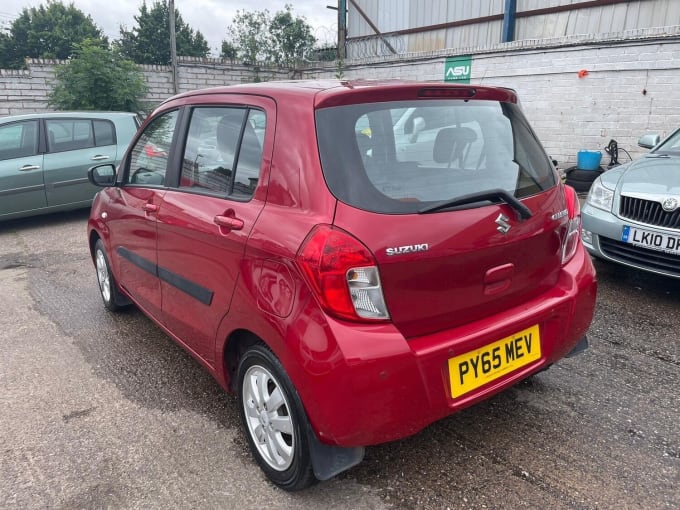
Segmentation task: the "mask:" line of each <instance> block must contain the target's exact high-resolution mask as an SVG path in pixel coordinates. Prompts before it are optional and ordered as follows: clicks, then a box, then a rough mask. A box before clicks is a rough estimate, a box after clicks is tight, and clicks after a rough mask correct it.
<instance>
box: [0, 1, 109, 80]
mask: <svg viewBox="0 0 680 510" xmlns="http://www.w3.org/2000/svg"><path fill="white" fill-rule="evenodd" d="M85 39H94V40H98V41H100V42H101V43H102V44H105V45H106V44H108V41H107V39H106V37H105V36H104V34H103V32H102V31H101V30H100V29H99V28H97V26H96V25H95V24H94V21H92V18H91V17H90V16H89V15H85V14H84V13H83V12H82V11H81V10H79V9H77V8H76V7H74V6H73V4H69V5H68V6H66V5H64V4H63V3H61V2H57V1H50V0H48V2H47V5H46V6H45V5H42V4H41V5H40V6H39V7H31V8H30V9H29V8H27V7H25V8H24V9H23V10H22V11H21V14H20V15H19V17H18V18H16V19H15V20H14V21H13V22H12V24H11V26H10V27H9V31H8V33H3V34H0V68H2V69H21V68H23V67H24V62H25V59H26V58H27V57H28V58H55V59H62V60H65V59H67V58H69V57H70V56H72V55H73V51H74V47H75V45H77V44H80V43H82V42H83V41H84V40H85Z"/></svg>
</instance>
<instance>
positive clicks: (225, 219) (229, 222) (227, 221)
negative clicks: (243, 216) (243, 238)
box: [213, 215, 243, 230]
mask: <svg viewBox="0 0 680 510" xmlns="http://www.w3.org/2000/svg"><path fill="white" fill-rule="evenodd" d="M213 221H214V222H215V224H216V225H218V226H220V227H225V228H228V229H230V230H241V229H242V228H243V220H240V219H238V218H234V217H232V216H221V215H217V216H215V218H214V219H213Z"/></svg>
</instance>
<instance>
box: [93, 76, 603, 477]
mask: <svg viewBox="0 0 680 510" xmlns="http://www.w3.org/2000/svg"><path fill="white" fill-rule="evenodd" d="M89 177H90V180H91V181H92V182H94V183H95V184H98V185H100V186H105V189H103V190H102V191H100V192H99V194H98V195H97V197H96V199H95V201H94V204H93V206H92V212H91V215H90V220H89V224H88V237H89V244H90V249H91V252H92V257H93V260H94V264H95V266H96V272H97V278H98V281H99V287H100V290H101V295H102V298H103V300H104V304H105V306H106V307H107V308H108V309H110V310H112V311H115V310H116V309H118V308H120V307H122V306H125V305H128V304H130V303H134V304H135V305H136V306H137V307H139V308H140V309H141V310H142V311H143V312H144V313H145V314H146V315H148V316H149V317H151V318H152V319H153V320H154V321H155V322H156V323H157V324H158V325H159V326H160V327H161V328H163V330H164V331H165V332H167V333H168V334H169V335H170V336H171V337H172V338H173V339H174V340H175V341H177V342H178V343H179V344H181V345H182V346H183V347H184V348H185V349H187V350H188V351H189V352H190V353H191V354H192V355H193V356H194V357H196V359H198V360H199V361H200V362H201V363H202V364H203V365H205V367H206V368H207V369H208V371H210V373H211V374H212V375H213V376H214V377H215V378H216V379H217V381H218V382H219V384H221V385H222V386H223V387H224V388H225V389H227V390H230V391H234V392H236V394H237V396H238V399H239V409H240V413H241V419H242V422H243V426H244V428H245V430H246V431H247V432H246V435H247V438H248V442H249V444H250V447H251V449H252V452H253V455H254V456H255V459H256V460H257V462H258V463H259V465H260V467H261V468H262V469H263V470H264V472H265V473H266V475H267V476H268V477H269V479H270V480H272V481H273V482H274V483H275V484H277V485H278V486H280V487H282V488H284V489H287V490H298V489H302V488H304V487H306V486H308V485H309V484H311V483H312V482H313V481H314V480H316V479H321V480H325V479H328V478H330V477H332V476H334V475H335V474H337V473H339V472H341V471H343V470H345V469H348V468H349V467H351V466H353V465H355V464H356V463H358V462H360V461H361V459H362V458H363V452H364V447H365V446H366V445H373V444H377V443H381V442H385V441H392V440H396V439H399V438H403V437H406V436H409V435H412V434H415V433H416V432H418V431H419V430H421V429H423V428H424V427H425V426H427V425H428V424H430V423H432V422H433V421H435V420H438V419H440V418H443V417H445V416H447V415H450V414H452V413H455V412H456V411H458V410H460V409H462V408H464V407H467V406H470V405H472V404H474V403H475V402H478V401H480V400H482V399H485V398H488V397H489V396H491V395H493V394H495V393H497V392H499V391H501V390H503V389H504V388H507V387H508V386H510V385H512V384H515V383H517V382H518V381H520V380H522V379H525V378H526V377H529V376H531V375H532V374H535V373H536V372H539V371H541V370H543V369H545V368H547V367H548V366H549V365H550V364H552V363H554V362H556V361H557V360H559V359H560V358H562V357H564V356H566V355H568V354H570V353H574V352H577V351H579V350H581V349H583V348H584V347H585V346H586V345H587V340H586V336H585V334H586V331H587V329H588V327H589V325H590V322H591V320H592V317H593V310H594V306H595V295H596V286H597V285H596V278H595V272H594V269H593V266H592V264H591V262H590V258H589V257H588V255H587V254H586V252H585V250H584V248H583V246H582V245H581V242H580V228H581V220H580V209H579V202H578V198H577V196H576V194H575V192H574V190H573V189H571V188H569V187H567V186H564V185H563V184H562V183H561V182H560V181H559V179H558V176H557V173H556V171H555V169H554V168H553V165H552V164H551V161H550V159H549V158H548V157H547V156H546V154H545V151H544V150H543V148H542V147H541V145H540V143H539V142H538V140H537V138H536V136H535V134H534V132H533V131H532V129H531V127H530V126H529V125H528V123H527V121H526V119H525V118H524V116H523V115H522V113H521V111H520V108H519V107H518V104H517V97H516V95H515V93H514V92H513V91H511V90H508V89H504V88H493V87H482V86H476V85H449V84H435V83H412V82H385V83H379V82H368V81H354V82H352V81H313V82H305V81H300V82H280V83H277V82H274V83H265V84H251V85H238V86H232V87H221V88H214V89H207V90H199V91H194V92H189V93H185V94H181V95H178V96H175V97H173V98H171V99H168V100H167V101H165V102H164V103H163V104H161V105H160V106H159V107H158V108H157V109H156V111H155V112H154V113H153V114H152V115H151V116H150V117H149V119H147V121H146V122H145V124H144V125H143V126H142V128H141V129H140V131H139V132H138V134H137V136H136V138H135V139H133V142H132V144H131V146H130V148H129V149H128V152H127V155H126V156H125V158H124V159H123V161H122V163H121V165H120V166H119V168H118V170H117V171H116V170H115V169H114V168H113V166H111V165H101V166H97V167H93V168H92V169H90V172H89Z"/></svg>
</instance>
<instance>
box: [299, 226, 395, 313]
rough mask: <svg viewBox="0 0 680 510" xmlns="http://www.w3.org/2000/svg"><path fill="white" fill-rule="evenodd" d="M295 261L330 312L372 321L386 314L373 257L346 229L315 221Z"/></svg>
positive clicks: (322, 304) (323, 305) (324, 306)
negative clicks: (316, 223) (317, 223)
mask: <svg viewBox="0 0 680 510" xmlns="http://www.w3.org/2000/svg"><path fill="white" fill-rule="evenodd" d="M297 263H298V265H299V267H300V269H301V270H302V273H303V274H304V276H305V278H306V279H307V281H308V282H309V284H310V286H311V288H312V290H313V291H314V293H315V294H316V296H317V298H318V299H319V302H320V304H321V306H322V307H323V308H324V310H326V311H327V312H329V313H330V314H332V315H335V316H336V317H340V318H343V319H350V320H362V321H364V320H365V321H371V322H373V321H375V320H385V319H388V318H389V315H388V314H387V310H386V308H385V303H384V299H383V295H382V288H381V285H380V277H379V274H378V269H377V264H376V261H375V258H374V257H373V254H372V253H371V252H370V250H369V249H368V248H366V246H364V245H363V244H362V243H361V242H359V240H357V239H356V238H354V237H352V236H351V235H350V234H348V233H347V232H345V231H343V230H340V229H338V228H335V227H332V226H330V225H317V226H316V227H314V229H313V230H312V231H311V232H310V234H309V235H308V236H307V238H306V239H305V241H304V242H303V243H302V246H301V247H300V250H299V251H298V254H297Z"/></svg>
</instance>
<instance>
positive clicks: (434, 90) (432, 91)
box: [418, 87, 477, 99]
mask: <svg viewBox="0 0 680 510" xmlns="http://www.w3.org/2000/svg"><path fill="white" fill-rule="evenodd" d="M475 94H477V91H476V90H475V89H473V88H472V87H463V88H455V89H454V88H449V87H428V88H425V89H420V90H419V91H418V97H442V98H455V99H470V98H471V97H475Z"/></svg>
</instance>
